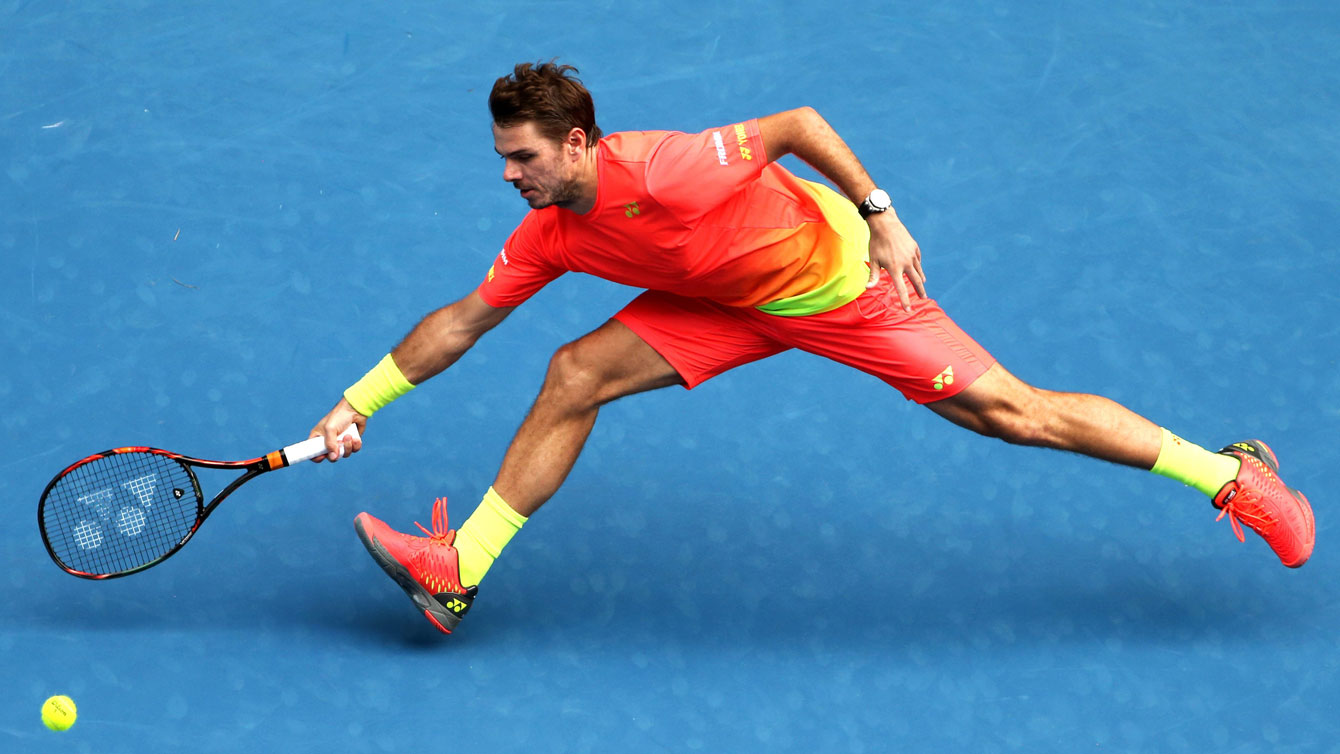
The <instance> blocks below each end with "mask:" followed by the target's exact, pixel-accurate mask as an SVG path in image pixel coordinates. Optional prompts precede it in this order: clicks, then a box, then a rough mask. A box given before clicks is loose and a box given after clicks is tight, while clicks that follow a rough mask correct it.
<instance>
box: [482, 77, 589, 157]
mask: <svg viewBox="0 0 1340 754" xmlns="http://www.w3.org/2000/svg"><path fill="white" fill-rule="evenodd" d="M575 73H577V69H576V68H575V67H573V66H570V65H558V64H557V63H555V62H554V61H552V60H551V61H549V62H548V63H517V64H516V67H515V68H513V69H512V73H511V75H508V76H503V77H502V78H500V79H498V80H497V81H495V82H493V91H492V92H490V93H489V112H490V113H492V114H493V122H494V123H496V124H497V125H498V126H501V127H502V128H509V127H511V126H518V125H521V124H522V123H525V122H526V121H534V122H535V125H536V127H538V128H539V129H540V133H541V134H543V135H545V136H546V137H548V138H550V139H553V140H555V141H563V140H564V139H566V138H567V136H568V133H569V132H570V131H572V129H574V128H580V129H582V130H583V131H585V132H586V143H587V145H588V146H595V143H596V142H597V141H600V126H597V125H596V106H595V103H594V102H592V101H591V93H590V92H588V91H587V90H586V87H584V86H582V82H581V79H578V78H577V77H576V76H573V75H572V74H575Z"/></svg>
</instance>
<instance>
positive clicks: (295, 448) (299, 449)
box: [284, 424, 359, 465]
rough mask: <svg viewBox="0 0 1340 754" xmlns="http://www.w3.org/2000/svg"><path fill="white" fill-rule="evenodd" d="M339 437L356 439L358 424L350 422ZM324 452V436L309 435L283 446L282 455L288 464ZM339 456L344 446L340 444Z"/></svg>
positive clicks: (306, 459) (342, 456)
mask: <svg viewBox="0 0 1340 754" xmlns="http://www.w3.org/2000/svg"><path fill="white" fill-rule="evenodd" d="M340 439H341V440H345V439H353V440H357V439H359V437H358V426H357V425H355V424H350V425H349V428H348V429H346V430H344V432H342V433H341V434H340ZM325 452H326V439H325V438H324V437H309V438H307V439H306V440H303V441H302V442H297V443H294V444H292V445H290V446H288V447H287V448H284V457H285V458H287V459H288V462H289V464H290V465H292V464H295V463H300V462H302V461H310V460H312V459H313V458H316V457H317V456H319V455H321V454H323V453H325ZM340 458H344V446H343V445H341V446H340Z"/></svg>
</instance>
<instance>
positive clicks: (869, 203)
mask: <svg viewBox="0 0 1340 754" xmlns="http://www.w3.org/2000/svg"><path fill="white" fill-rule="evenodd" d="M892 206H893V200H892V199H890V198H889V194H888V192H886V191H885V190H884V189H875V190H874V191H871V192H870V195H869V196H867V197H866V198H865V201H863V202H861V203H860V205H858V206H857V208H856V209H857V210H858V211H859V212H860V213H861V217H870V216H871V215H877V214H879V213H880V212H886V211H888V209H889V208H890V207H892Z"/></svg>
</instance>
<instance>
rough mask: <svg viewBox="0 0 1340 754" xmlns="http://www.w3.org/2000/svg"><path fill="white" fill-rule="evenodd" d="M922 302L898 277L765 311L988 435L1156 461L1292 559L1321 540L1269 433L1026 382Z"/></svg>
mask: <svg viewBox="0 0 1340 754" xmlns="http://www.w3.org/2000/svg"><path fill="white" fill-rule="evenodd" d="M912 298H913V301H912V308H913V311H912V312H911V313H907V312H903V311H902V310H901V308H898V307H894V306H892V305H891V304H890V302H891V301H892V300H893V293H892V285H891V283H890V281H889V279H888V277H887V275H886V276H884V277H883V278H881V282H880V285H879V286H877V287H875V288H872V289H870V290H868V291H866V293H865V294H863V295H862V296H860V297H859V298H858V299H857V300H855V301H853V302H851V303H849V304H847V305H846V306H843V307H840V308H838V309H834V310H832V311H830V312H824V313H821V314H816V315H810V316H805V317H794V318H786V317H768V316H767V315H762V314H759V315H757V316H758V318H759V319H760V327H763V328H765V329H767V330H769V331H770V332H772V333H773V335H774V337H775V338H776V339H777V340H778V341H779V342H782V343H786V344H787V345H790V346H793V347H796V348H802V349H804V350H806V351H809V352H811V353H815V354H818V355H820V356H825V357H827V358H831V359H834V360H836V361H839V362H841V363H843V364H848V365H850V366H853V367H856V368H857V369H860V370H862V371H865V372H868V373H870V374H873V375H875V376H877V377H879V378H880V379H882V380H884V381H885V382H887V383H888V384H890V385H892V386H894V387H896V388H897V389H898V390H899V391H901V392H902V393H903V395H905V396H907V398H909V399H911V400H915V401H917V402H918V403H922V404H925V405H927V406H929V407H930V408H931V409H932V410H933V411H935V412H937V413H938V414H940V415H941V416H943V417H945V418H946V419H949V420H950V421H952V422H954V423H956V424H959V425H961V426H964V427H967V428H969V429H972V430H974V431H976V432H979V433H981V434H984V435H989V436H992V437H999V438H1002V439H1004V440H1006V441H1008V442H1012V443H1017V444H1021V445H1036V446H1043V447H1050V448H1058V449H1061V450H1069V451H1073V452H1076V453H1082V454H1084V455H1088V456H1092V457H1095V458H1101V459H1104V460H1107V461H1112V462H1114V463H1119V464H1125V465H1127V466H1133V467H1136V468H1142V469H1149V470H1152V471H1154V472H1155V473H1157V474H1160V475H1162V476H1166V477H1169V478H1171V479H1175V480H1177V481H1179V482H1182V483H1183V484H1187V485H1190V486H1192V487H1195V488H1196V489H1198V490H1200V491H1201V492H1203V493H1205V494H1206V495H1207V496H1209V497H1210V499H1211V501H1212V502H1213V504H1214V506H1215V507H1217V508H1219V509H1220V510H1221V518H1222V517H1223V516H1228V518H1229V521H1230V522H1231V523H1232V526H1233V529H1234V532H1235V533H1236V534H1237V535H1238V537H1239V538H1242V531H1241V526H1240V525H1239V523H1242V524H1246V525H1248V526H1250V527H1251V528H1252V529H1253V530H1254V531H1256V532H1257V533H1258V534H1260V535H1261V536H1262V537H1263V538H1264V539H1265V540H1266V541H1267V542H1268V543H1269V544H1270V546H1271V548H1272V549H1273V550H1274V551H1275V553H1276V554H1277V555H1279V557H1280V560H1281V561H1282V562H1283V563H1284V564H1285V565H1288V566H1293V567H1297V566H1299V565H1302V564H1303V563H1304V562H1305V561H1306V560H1307V558H1308V556H1309V555H1310V554H1311V552H1312V546H1313V541H1314V534H1315V531H1314V530H1315V527H1314V524H1313V520H1312V509H1311V506H1310V505H1309V504H1308V502H1307V498H1306V497H1305V496H1304V495H1303V494H1302V493H1301V492H1298V491H1297V490H1293V489H1290V488H1289V487H1287V486H1285V485H1284V483H1283V482H1282V481H1281V480H1280V478H1279V462H1278V460H1277V459H1276V458H1275V455H1274V453H1273V452H1271V450H1270V448H1269V447H1267V446H1266V445H1265V443H1262V442H1260V441H1259V440H1245V441H1242V442H1238V443H1234V444H1233V445H1230V446H1229V447H1226V448H1224V449H1223V450H1220V451H1219V452H1218V453H1212V452H1210V451H1208V450H1206V449H1205V448H1202V447H1200V446H1198V445H1195V444H1193V443H1189V442H1187V441H1185V440H1183V439H1181V438H1179V437H1177V436H1176V435H1174V434H1172V433H1171V432H1169V431H1168V430H1166V429H1163V428H1161V427H1158V426H1156V425H1154V424H1153V423H1151V422H1149V421H1148V420H1146V419H1143V418H1141V417H1140V416H1138V415H1136V414H1135V413H1133V412H1131V411H1129V410H1127V409H1125V408H1123V407H1122V406H1120V405H1119V404H1117V403H1114V402H1113V401H1110V400H1108V399H1106V398H1101V397H1099V396H1096V395H1084V394H1078V393H1058V392H1052V391H1048V390H1039V389H1037V388H1034V387H1031V386H1029V385H1026V384H1024V383H1023V382H1021V381H1020V380H1019V379H1017V378H1016V377H1014V375H1012V374H1010V373H1009V372H1008V371H1006V370H1005V368H1004V367H1002V366H1000V365H999V364H997V363H995V360H994V359H993V358H991V356H990V354H988V353H987V352H986V350H985V349H983V348H982V347H981V346H980V345H979V344H978V343H977V342H976V341H974V340H973V339H972V338H971V337H970V336H969V335H968V334H967V333H965V332H963V330H962V329H961V328H959V327H958V325H956V324H954V322H953V321H952V320H951V319H950V318H949V317H948V316H947V315H945V313H944V312H943V311H942V310H941V309H940V308H939V306H938V305H937V304H936V303H935V302H934V301H933V300H931V299H926V298H921V297H919V296H913V297H912Z"/></svg>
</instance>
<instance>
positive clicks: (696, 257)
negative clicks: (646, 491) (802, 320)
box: [479, 120, 869, 316]
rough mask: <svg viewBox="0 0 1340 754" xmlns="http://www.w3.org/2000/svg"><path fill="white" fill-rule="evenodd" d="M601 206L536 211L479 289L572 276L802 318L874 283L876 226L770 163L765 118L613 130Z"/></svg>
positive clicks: (526, 289)
mask: <svg viewBox="0 0 1340 754" xmlns="http://www.w3.org/2000/svg"><path fill="white" fill-rule="evenodd" d="M596 149H597V157H596V160H597V162H596V165H597V176H598V186H597V192H596V201H595V205H594V206H593V207H592V208H591V210H590V211H589V212H587V213H586V214H584V215H579V214H577V213H575V212H572V211H570V210H567V209H562V208H560V207H556V206H550V207H545V208H544V209H538V210H532V211H531V212H530V213H528V214H527V215H526V217H525V219H523V220H522V222H521V224H520V225H519V226H518V227H517V229H516V230H515V231H514V232H513V233H512V235H511V236H510V237H509V238H508V239H507V241H506V243H505V244H504V245H503V250H502V251H501V252H500V253H499V254H498V257H497V258H496V259H495V260H494V263H493V266H492V267H490V268H489V271H488V275H487V277H486V279H485V281H484V282H483V283H482V284H481V285H480V286H479V295H480V297H481V298H483V300H484V302H485V303H487V304H489V305H490V306H496V307H505V306H516V305H518V304H520V303H522V302H523V301H525V300H526V299H528V298H530V297H531V296H532V295H534V294H535V292H536V291H538V290H540V289H541V288H543V287H544V286H545V285H546V284H547V283H548V282H549V281H551V280H553V279H554V278H556V277H558V276H559V275H561V274H563V273H564V272H567V271H570V270H571V271H575V272H585V273H589V274H591V275H595V276H597V277H601V278H604V279H606V280H612V281H614V282H616V283H623V284H626V285H631V286H636V287H639V288H648V289H652V290H659V291H665V292H667V293H673V294H677V295H680V296H689V297H695V298H706V299H710V300H712V301H716V302H718V303H721V304H725V305H727V306H742V307H743V306H749V307H756V308H758V309H760V310H762V311H765V312H769V313H772V314H779V315H787V316H799V315H805V314H814V313H818V312H823V311H829V310H831V309H835V308H837V307H839V306H842V305H843V304H846V303H847V302H849V301H851V300H853V299H855V298H856V297H857V296H859V295H860V294H861V292H862V291H863V290H864V288H865V281H866V279H867V277H868V274H869V268H868V267H867V265H866V259H867V247H868V243H869V230H868V228H867V227H866V224H865V222H864V221H862V220H861V219H860V215H859V214H858V213H857V212H856V209H855V207H854V206H853V205H852V203H851V202H849V201H847V200H846V199H845V198H844V197H842V196H840V195H838V194H837V193H836V192H834V191H833V190H832V189H830V188H828V187H827V186H824V185H821V184H817V183H813V182H810V181H805V180H802V179H800V178H797V177H796V176H794V175H792V174H791V173H790V172H789V171H787V170H786V169H785V168H783V167H782V166H781V165H778V164H777V163H775V162H774V163H768V162H767V159H766V157H767V156H766V154H765V153H764V148H763V140H762V138H761V137H760V135H759V131H758V121H757V120H750V121H747V122H745V123H740V124H737V125H732V126H726V127H723V128H713V129H708V130H706V131H703V132H702V133H698V134H685V133H678V132H672V131H637V132H623V133H615V134H610V135H609V136H607V137H605V138H603V139H601V140H600V142H599V144H598V145H597V147H596Z"/></svg>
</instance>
